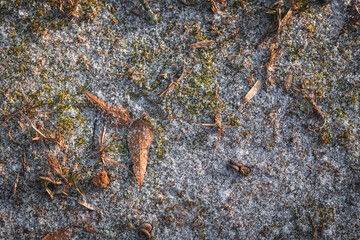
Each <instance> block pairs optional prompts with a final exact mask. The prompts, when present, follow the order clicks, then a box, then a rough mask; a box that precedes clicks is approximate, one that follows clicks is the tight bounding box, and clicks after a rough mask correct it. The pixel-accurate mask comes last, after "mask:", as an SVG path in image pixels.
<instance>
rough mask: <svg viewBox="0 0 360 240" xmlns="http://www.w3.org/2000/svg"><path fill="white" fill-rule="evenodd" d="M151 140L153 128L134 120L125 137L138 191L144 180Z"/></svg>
mask: <svg viewBox="0 0 360 240" xmlns="http://www.w3.org/2000/svg"><path fill="white" fill-rule="evenodd" d="M153 139H154V127H153V126H151V125H150V124H149V123H147V122H145V121H143V120H141V119H137V120H135V121H134V123H133V124H132V126H131V128H130V130H129V133H128V135H127V141H128V145H129V150H130V158H131V161H132V163H133V165H134V166H133V170H134V174H135V177H136V179H137V181H138V183H139V186H140V189H141V184H142V182H143V180H144V175H145V172H146V166H147V162H148V155H149V150H150V146H151V143H152V141H153Z"/></svg>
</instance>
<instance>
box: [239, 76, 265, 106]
mask: <svg viewBox="0 0 360 240" xmlns="http://www.w3.org/2000/svg"><path fill="white" fill-rule="evenodd" d="M260 86H261V80H260V79H259V80H257V81H256V83H255V85H254V86H253V87H252V88H251V89H250V91H249V92H248V93H247V94H246V96H245V97H244V100H243V101H242V103H247V102H248V101H250V100H251V99H252V98H253V97H254V96H255V94H256V93H257V91H258V90H259V88H260Z"/></svg>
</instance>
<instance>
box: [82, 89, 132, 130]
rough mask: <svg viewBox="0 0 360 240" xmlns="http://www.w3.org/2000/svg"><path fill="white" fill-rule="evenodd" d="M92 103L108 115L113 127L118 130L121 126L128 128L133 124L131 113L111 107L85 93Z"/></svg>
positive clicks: (120, 108)
mask: <svg viewBox="0 0 360 240" xmlns="http://www.w3.org/2000/svg"><path fill="white" fill-rule="evenodd" d="M84 94H85V95H86V97H87V98H88V99H89V100H90V102H91V103H92V104H93V105H94V106H95V107H96V108H98V109H99V110H101V111H102V112H103V113H104V114H106V115H107V116H108V117H109V118H110V120H111V127H113V128H117V127H120V126H127V125H129V124H130V123H131V119H130V116H129V111H128V110H127V109H125V108H122V107H116V106H115V107H114V106H109V104H108V103H107V102H104V101H102V100H100V99H98V98H96V97H95V96H94V95H91V94H90V93H87V92H84Z"/></svg>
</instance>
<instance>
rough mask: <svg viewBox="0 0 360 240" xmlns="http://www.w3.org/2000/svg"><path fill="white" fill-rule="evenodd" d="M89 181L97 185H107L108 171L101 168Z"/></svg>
mask: <svg viewBox="0 0 360 240" xmlns="http://www.w3.org/2000/svg"><path fill="white" fill-rule="evenodd" d="M91 183H92V184H94V185H95V186H97V187H101V188H107V186H108V185H109V183H110V179H109V176H108V173H107V172H106V171H105V170H101V171H100V172H98V173H97V174H96V175H95V177H94V178H93V179H92V180H91Z"/></svg>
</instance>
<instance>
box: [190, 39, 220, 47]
mask: <svg viewBox="0 0 360 240" xmlns="http://www.w3.org/2000/svg"><path fill="white" fill-rule="evenodd" d="M214 43H215V41H213V40H202V41H200V42H197V43H194V44H191V45H190V46H189V48H204V47H211V46H212V45H213V44H214Z"/></svg>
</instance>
